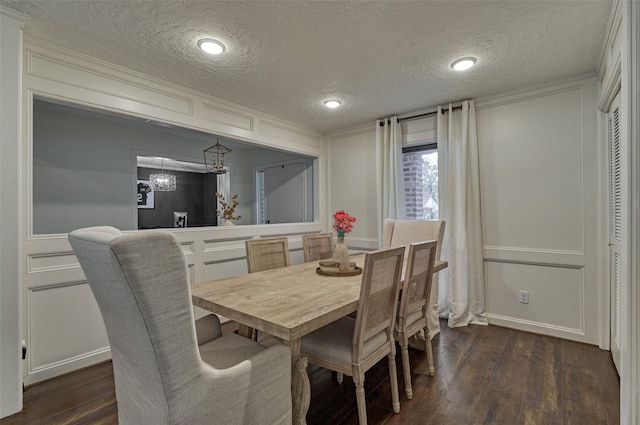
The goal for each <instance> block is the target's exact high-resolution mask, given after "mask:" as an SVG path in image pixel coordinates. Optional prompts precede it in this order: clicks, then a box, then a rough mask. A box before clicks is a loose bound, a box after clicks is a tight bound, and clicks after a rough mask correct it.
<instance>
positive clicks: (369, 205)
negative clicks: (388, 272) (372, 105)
mask: <svg viewBox="0 0 640 425" xmlns="http://www.w3.org/2000/svg"><path fill="white" fill-rule="evenodd" d="M375 138H376V133H375V123H373V122H372V123H371V125H369V126H364V127H359V128H356V129H352V130H350V131H346V132H340V133H336V134H333V135H331V136H329V137H328V138H327V152H328V155H327V156H328V161H327V168H328V171H327V179H328V184H327V187H328V196H327V197H328V199H329V202H328V204H327V206H328V210H327V216H328V217H329V219H330V221H331V220H332V219H331V218H330V217H331V215H332V214H333V213H335V212H336V211H339V210H345V211H346V212H348V213H349V214H350V215H352V216H354V217H355V218H356V220H357V221H356V223H355V224H354V226H353V231H352V232H351V233H349V234H348V235H347V237H346V238H345V243H346V244H347V246H349V247H350V248H361V249H369V250H372V249H377V248H378V224H377V212H376V202H377V200H376V196H375V194H376V166H375V160H376V149H375ZM331 223H333V221H331Z"/></svg>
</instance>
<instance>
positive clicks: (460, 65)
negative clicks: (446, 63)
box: [451, 56, 478, 71]
mask: <svg viewBox="0 0 640 425" xmlns="http://www.w3.org/2000/svg"><path fill="white" fill-rule="evenodd" d="M477 61H478V59H476V58H474V57H472V56H469V57H467V58H462V59H458V60H456V61H453V63H452V64H451V68H453V69H455V70H456V71H466V70H467V69H469V68H471V67H472V66H473V65H475V64H476V62H477Z"/></svg>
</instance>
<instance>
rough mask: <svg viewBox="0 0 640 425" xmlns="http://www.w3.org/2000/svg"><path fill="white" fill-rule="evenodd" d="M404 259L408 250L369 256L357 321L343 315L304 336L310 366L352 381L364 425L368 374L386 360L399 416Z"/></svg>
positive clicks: (302, 348) (381, 252) (395, 410)
mask: <svg viewBox="0 0 640 425" xmlns="http://www.w3.org/2000/svg"><path fill="white" fill-rule="evenodd" d="M403 259H404V247H398V248H389V249H384V250H380V251H374V252H371V253H368V254H366V255H365V260H364V269H363V273H362V285H361V288H360V301H359V304H358V313H357V316H356V318H355V319H354V318H352V317H349V316H346V317H343V318H341V319H338V320H336V321H335V322H332V323H329V324H328V325H326V326H324V327H322V328H320V329H318V330H316V331H314V332H312V333H310V334H309V335H307V336H305V337H303V338H302V342H301V352H302V355H303V356H304V357H307V358H308V360H309V363H313V364H316V365H319V366H322V367H325V368H327V369H330V370H333V371H336V372H338V373H343V374H345V375H348V376H352V377H353V381H354V383H355V386H356V400H357V405H358V419H359V421H360V424H361V425H366V423H367V406H366V402H365V396H364V378H365V372H366V371H367V370H369V369H370V368H371V367H372V366H374V365H375V364H376V363H378V361H380V360H381V359H382V358H384V357H385V356H386V357H387V359H388V365H389V381H390V383H391V400H392V406H393V411H394V412H395V413H398V412H400V401H399V397H398V377H397V375H396V362H395V355H396V346H395V340H394V339H393V330H394V325H395V322H396V314H397V309H398V294H399V289H400V279H401V275H402V263H403Z"/></svg>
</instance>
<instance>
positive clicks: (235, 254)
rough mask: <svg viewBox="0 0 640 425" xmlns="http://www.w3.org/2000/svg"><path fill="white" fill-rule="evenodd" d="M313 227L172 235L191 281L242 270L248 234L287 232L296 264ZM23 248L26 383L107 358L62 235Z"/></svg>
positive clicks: (89, 298) (93, 307) (95, 313)
mask: <svg viewBox="0 0 640 425" xmlns="http://www.w3.org/2000/svg"><path fill="white" fill-rule="evenodd" d="M168 230H170V231H173V230H171V229H168ZM318 231H320V226H319V225H318V224H315V223H299V224H273V225H264V226H237V227H232V228H229V227H227V226H221V227H214V228H198V229H195V228H194V229H189V228H187V229H186V230H176V231H173V233H175V235H176V237H177V238H178V240H179V241H180V243H181V245H182V248H183V250H184V253H185V257H186V260H187V265H188V274H189V280H190V282H191V283H195V282H202V281H205V280H213V279H219V278H223V277H229V276H237V275H239V274H243V273H247V267H246V256H245V244H244V242H245V240H248V239H251V238H253V237H275V236H287V237H288V238H289V249H290V255H291V260H292V262H293V263H300V262H302V261H303V253H302V235H303V234H306V233H314V232H318ZM26 252H27V271H26V275H25V278H24V285H23V287H24V292H23V298H24V299H23V301H24V313H25V320H24V325H25V331H24V339H25V340H26V343H27V346H28V347H29V356H28V358H27V363H26V365H25V366H26V367H25V383H26V384H31V383H34V382H38V381H41V380H43V379H48V378H50V377H53V376H57V375H60V374H62V373H66V372H69V371H72V370H75V369H78V368H80V367H84V366H88V365H91V364H94V363H97V362H99V361H102V360H106V359H108V358H110V352H109V346H108V340H107V336H106V333H105V330H104V325H103V323H102V317H101V316H100V312H99V310H98V307H97V304H96V303H95V300H94V298H93V294H92V293H91V290H90V288H89V286H88V284H87V283H86V279H85V277H84V274H83V273H82V269H81V268H80V266H79V264H78V261H77V259H76V258H75V255H73V251H72V249H71V247H70V245H69V243H68V242H67V235H51V236H43V237H37V238H32V239H30V241H29V242H28V243H27V248H26ZM150 255H152V254H150ZM197 310H199V309H197ZM202 314H204V312H203V311H197V312H196V315H197V316H200V315H202Z"/></svg>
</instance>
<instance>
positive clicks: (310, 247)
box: [302, 233, 333, 263]
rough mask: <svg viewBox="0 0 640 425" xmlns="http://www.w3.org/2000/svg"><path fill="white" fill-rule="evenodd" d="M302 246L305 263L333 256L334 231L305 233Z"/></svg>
mask: <svg viewBox="0 0 640 425" xmlns="http://www.w3.org/2000/svg"><path fill="white" fill-rule="evenodd" d="M302 247H303V249H304V261H305V263H309V262H311V261H318V260H327V259H330V258H333V233H314V234H311V235H303V236H302Z"/></svg>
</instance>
